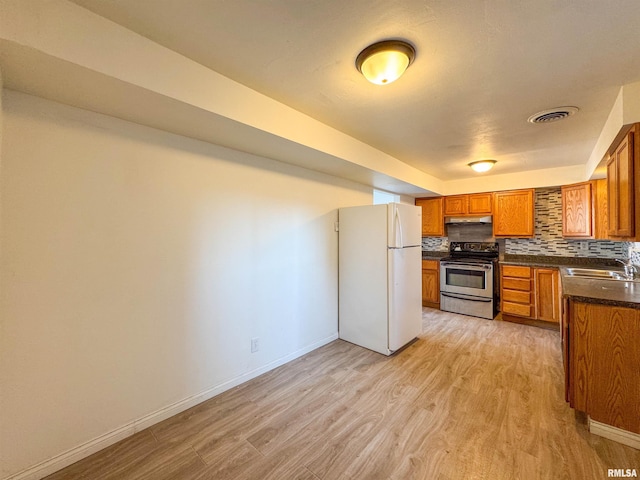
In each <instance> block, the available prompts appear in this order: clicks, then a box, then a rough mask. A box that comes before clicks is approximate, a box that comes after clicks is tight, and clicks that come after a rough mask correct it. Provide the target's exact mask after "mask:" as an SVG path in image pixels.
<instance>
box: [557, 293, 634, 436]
mask: <svg viewBox="0 0 640 480" xmlns="http://www.w3.org/2000/svg"><path fill="white" fill-rule="evenodd" d="M639 344H640V310H638V309H635V308H628V307H623V306H615V305H607V304H598V303H586V302H582V301H575V300H571V299H569V300H568V301H566V302H565V312H564V316H563V358H564V362H565V374H566V375H567V377H566V379H565V386H566V389H567V391H566V397H567V400H568V401H569V404H570V405H571V407H572V408H575V409H576V410H579V411H582V412H585V413H586V414H587V415H589V418H590V423H591V427H592V431H593V427H594V424H593V422H594V421H595V422H598V424H603V425H604V426H605V430H607V429H606V426H611V427H615V428H616V429H620V430H623V431H625V432H631V433H633V434H636V435H635V436H634V435H624V434H622V435H621V438H622V440H624V438H627V437H628V439H629V441H630V442H631V443H629V444H630V445H632V446H634V444H635V447H636V448H638V447H640V372H639V367H640V350H639V349H638V345H639ZM595 426H596V428H603V427H602V426H601V425H595ZM612 432H613V433H614V435H613V436H614V437H615V436H616V431H615V430H612ZM594 433H598V432H597V431H596V432H594ZM617 433H620V432H617ZM598 434H600V433H598ZM609 438H611V437H609ZM613 439H614V440H618V441H621V439H620V438H613ZM634 442H637V443H634Z"/></svg>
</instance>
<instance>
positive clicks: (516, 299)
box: [500, 265, 533, 318]
mask: <svg viewBox="0 0 640 480" xmlns="http://www.w3.org/2000/svg"><path fill="white" fill-rule="evenodd" d="M500 277H501V278H500V299H501V310H502V314H503V318H504V315H505V314H506V315H515V316H518V317H527V318H529V317H531V316H532V314H533V305H532V302H531V293H532V289H531V267H520V266H516V265H502V266H501V267H500Z"/></svg>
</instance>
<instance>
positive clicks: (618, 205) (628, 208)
mask: <svg viewBox="0 0 640 480" xmlns="http://www.w3.org/2000/svg"><path fill="white" fill-rule="evenodd" d="M634 132H635V130H632V131H631V132H629V133H628V134H627V135H626V136H625V137H624V138H623V139H622V141H621V142H620V144H618V146H617V147H616V148H615V150H614V151H613V153H612V154H611V156H610V157H609V161H608V162H607V198H608V205H609V215H608V217H609V218H608V220H609V230H608V233H609V236H611V237H633V236H634V235H635V208H634V204H635V194H634V191H633V189H634Z"/></svg>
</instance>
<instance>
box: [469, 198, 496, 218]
mask: <svg viewBox="0 0 640 480" xmlns="http://www.w3.org/2000/svg"><path fill="white" fill-rule="evenodd" d="M492 200H493V195H492V194H491V193H472V194H471V195H469V215H491V213H492V212H493V209H492V208H491V207H492V203H493V202H492Z"/></svg>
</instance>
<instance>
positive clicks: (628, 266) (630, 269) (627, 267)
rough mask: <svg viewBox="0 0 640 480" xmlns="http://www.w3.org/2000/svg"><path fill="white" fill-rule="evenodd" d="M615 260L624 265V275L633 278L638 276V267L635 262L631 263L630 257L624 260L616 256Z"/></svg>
mask: <svg viewBox="0 0 640 480" xmlns="http://www.w3.org/2000/svg"><path fill="white" fill-rule="evenodd" d="M615 261H616V262H618V263H620V264H622V266H623V267H624V275H625V276H626V277H627V278H630V279H632V280H633V279H634V278H636V275H638V269H637V268H636V266H635V265H634V264H633V263H631V260H630V259H629V260H627V261H626V262H624V261H622V260H619V259H617V258H616V259H615Z"/></svg>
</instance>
